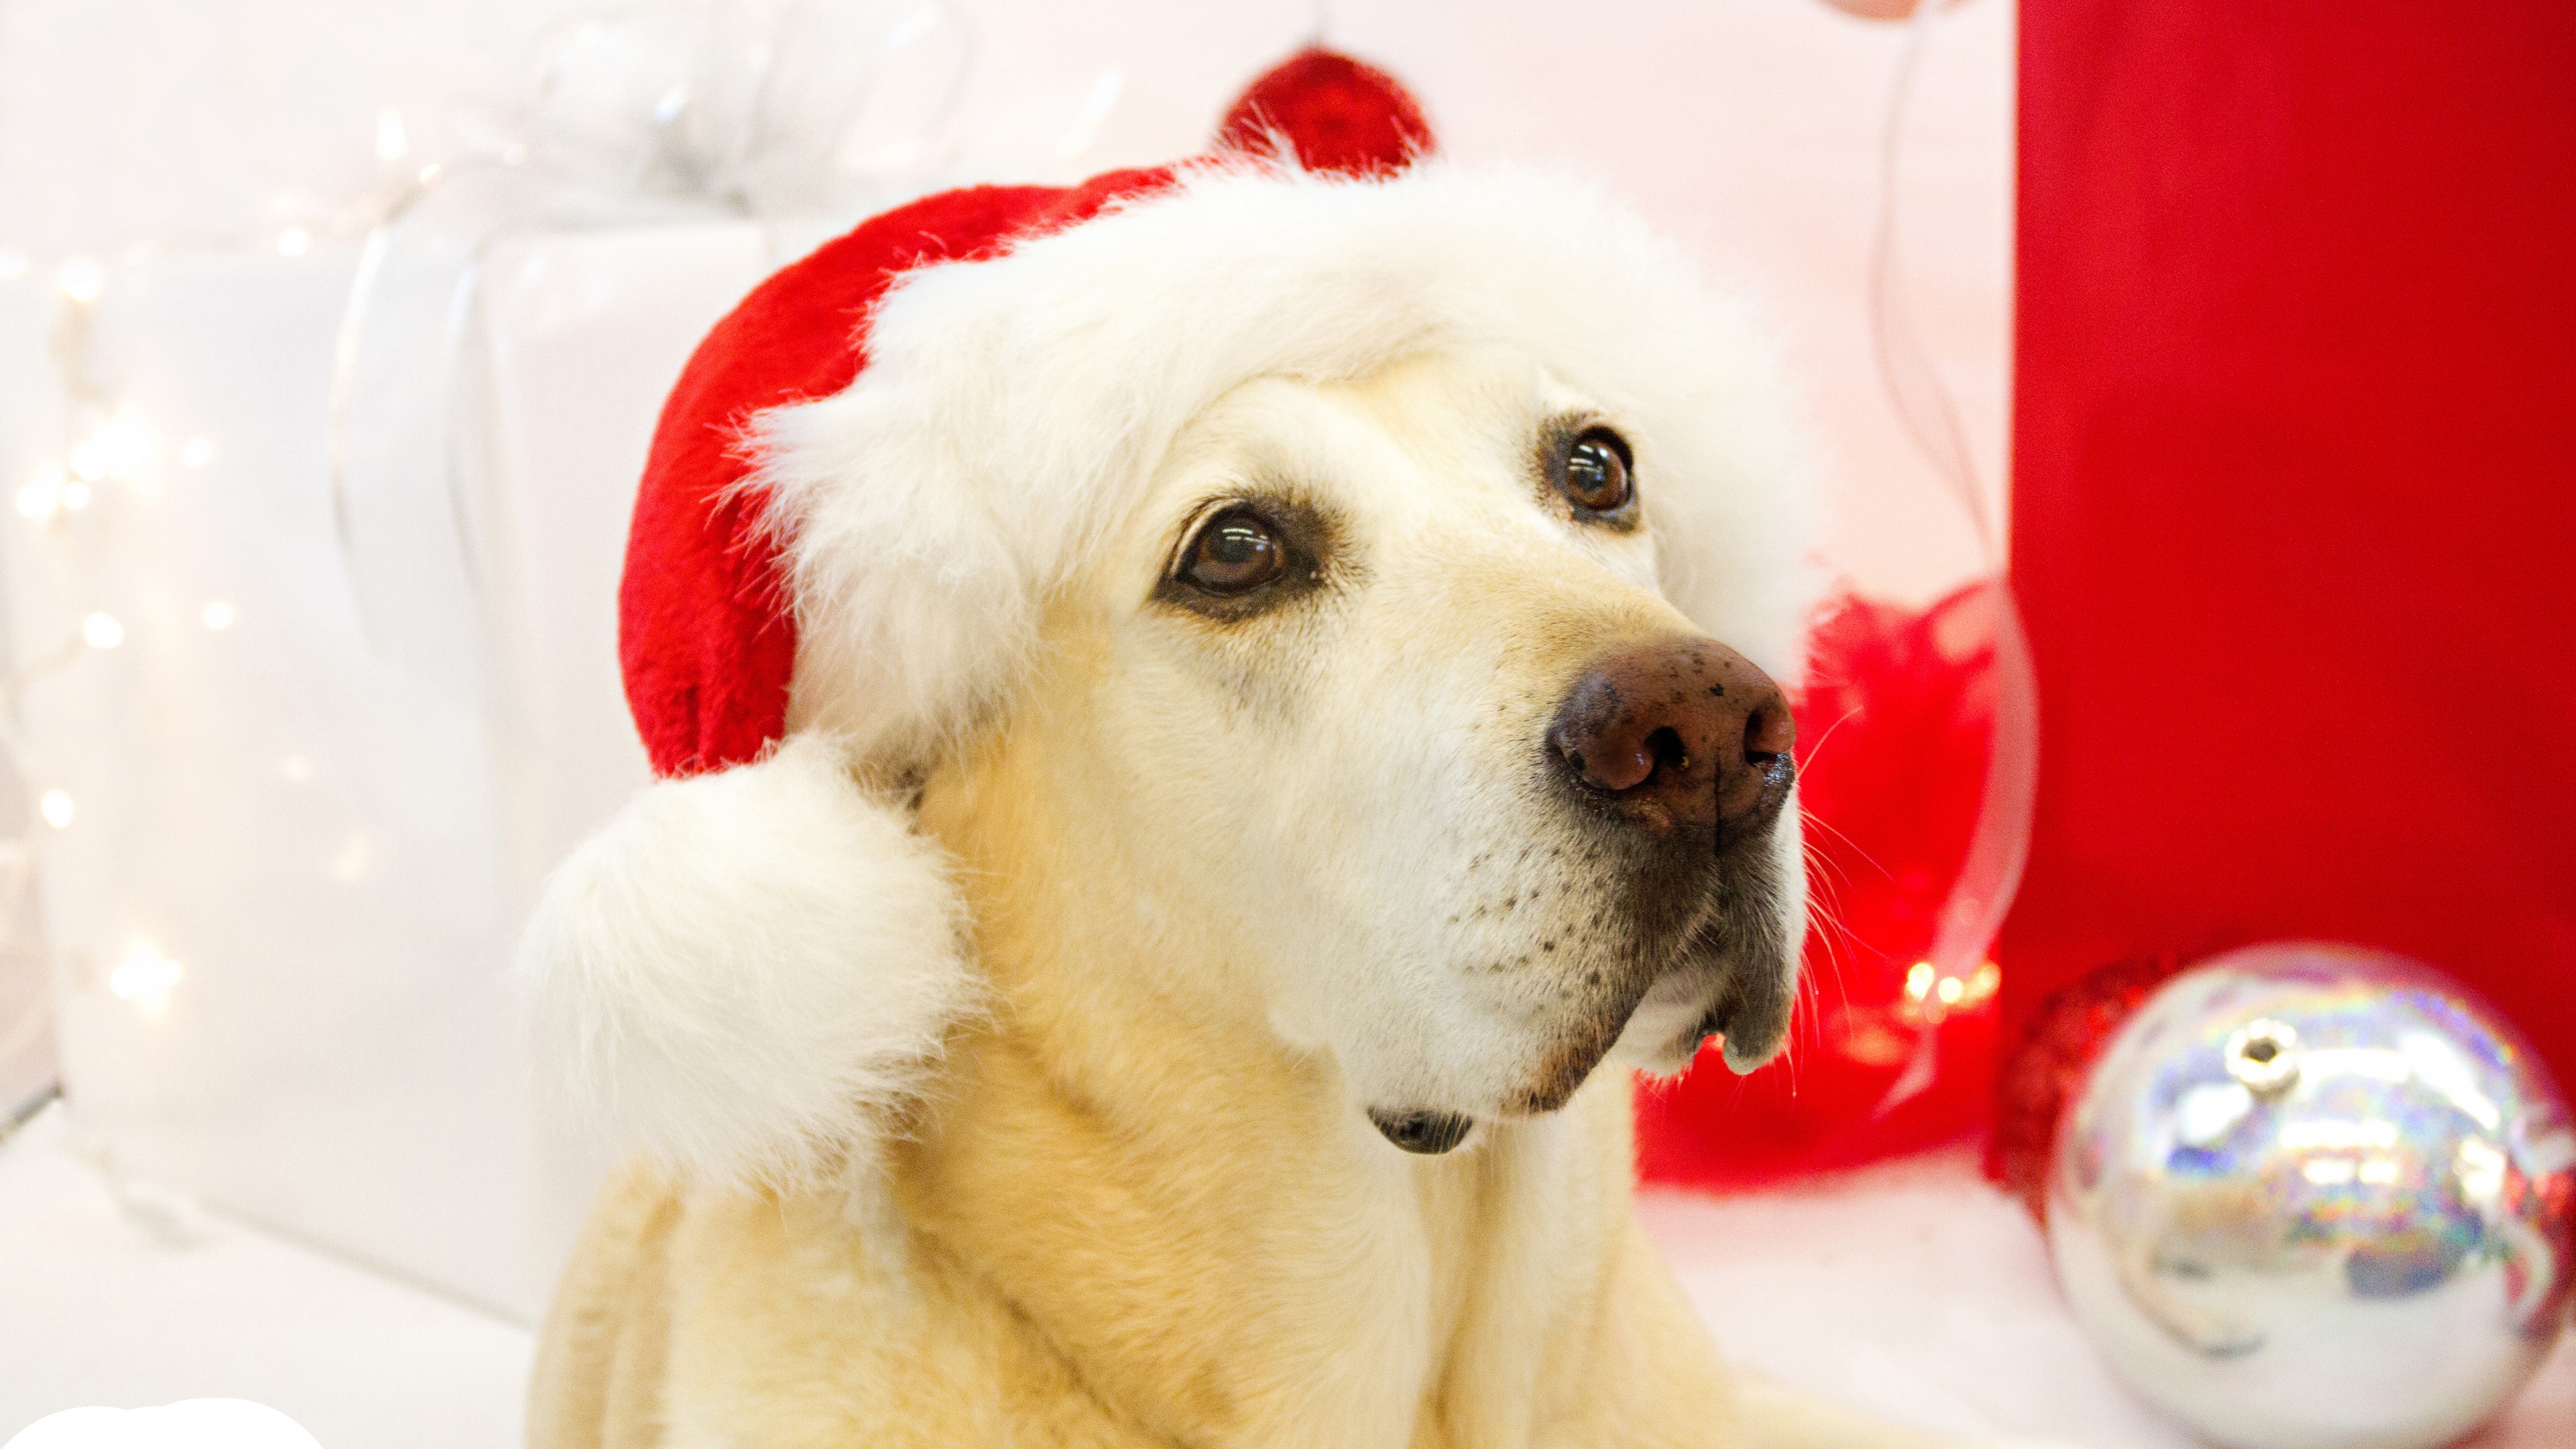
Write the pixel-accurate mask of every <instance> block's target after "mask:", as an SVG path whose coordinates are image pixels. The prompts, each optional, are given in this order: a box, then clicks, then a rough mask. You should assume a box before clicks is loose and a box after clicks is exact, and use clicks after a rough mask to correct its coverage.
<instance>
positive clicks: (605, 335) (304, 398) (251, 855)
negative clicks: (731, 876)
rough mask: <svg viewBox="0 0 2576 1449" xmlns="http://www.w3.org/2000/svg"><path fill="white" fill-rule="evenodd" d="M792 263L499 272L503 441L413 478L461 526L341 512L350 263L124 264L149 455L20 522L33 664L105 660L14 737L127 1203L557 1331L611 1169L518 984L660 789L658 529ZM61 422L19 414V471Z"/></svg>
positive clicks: (381, 506) (713, 234)
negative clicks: (608, 844) (621, 613)
mask: <svg viewBox="0 0 2576 1449" xmlns="http://www.w3.org/2000/svg"><path fill="white" fill-rule="evenodd" d="M779 260H781V258H779V257H777V256H776V255H774V254H773V252H772V250H771V246H770V242H769V234H768V233H767V232H765V231H764V230H763V229H762V228H760V227H757V226H754V225H752V224H749V223H715V222H710V223H704V224H687V225H670V226H659V227H650V228H637V229H632V230H617V231H604V232H590V233H573V234H558V235H548V236H534V237H529V238H525V239H517V240H506V241H503V242H500V243H498V244H496V245H494V246H492V247H490V248H489V249H488V250H487V251H486V253H485V255H484V258H483V262H482V266H481V269H480V281H479V284H478V286H477V287H476V289H475V292H474V294H473V295H474V300H475V307H474V309H473V320H474V322H475V324H476V325H475V326H474V327H473V328H472V329H470V331H469V333H468V334H466V343H465V346H464V348H463V349H462V351H461V352H460V353H459V354H458V356H457V357H456V358H454V359H453V360H452V362H451V360H450V359H447V358H445V357H443V356H442V355H441V349H440V348H438V347H437V346H435V345H431V344H433V343H434V342H435V339H425V340H424V345H423V347H422V348H421V350H420V353H419V356H420V357H421V358H424V359H432V360H433V361H431V362H430V363H428V364H427V365H434V366H439V367H449V366H451V365H452V366H453V369H454V377H453V379H452V380H453V381H454V382H455V383H456V384H457V385H458V386H460V387H462V388H465V389H468V390H470V391H471V392H472V393H473V394H474V395H475V396H474V401H475V404H476V406H475V407H474V408H473V409H472V410H471V411H472V412H473V413H474V414H475V415H477V416H478V417H479V425H478V426H471V427H464V428H460V429H457V430H454V431H452V432H449V433H446V434H444V435H440V434H433V435H430V436H428V437H425V438H409V439H401V440H396V441H398V442H399V443H400V444H402V445H404V446H411V447H419V446H434V447H443V448H446V449H448V450H450V452H451V456H450V457H449V458H447V459H446V460H445V465H444V466H441V467H430V468H425V469H424V468H410V469H407V470H404V471H402V472H400V473H399V474H393V473H388V474H387V475H385V477H389V478H391V479H392V480H393V481H394V483H395V484H397V485H404V484H417V482H418V480H419V479H422V478H430V479H435V480H441V481H442V482H443V485H444V486H443V489H442V492H443V494H444V496H419V494H420V493H421V491H422V490H421V489H420V488H418V487H417V486H414V487H411V488H410V491H409V493H408V494H405V495H402V496H389V495H388V493H387V490H386V488H385V487H384V486H383V485H384V482H385V478H379V477H370V476H362V475H357V474H353V475H352V476H350V477H349V478H346V479H338V480H335V477H334V471H333V448H334V438H333V431H332V398H333V366H334V355H335V339H336V336H337V333H338V331H339V328H340V325H341V321H342V313H343V308H344V306H345V304H346V303H347V301H348V298H349V288H350V282H351V279H352V275H353V271H354V269H355V267H356V263H357V257H356V254H355V253H354V251H348V250H341V251H331V250H328V249H317V250H316V251H315V252H314V253H312V254H310V255H308V256H304V257H300V258H293V259H289V258H285V257H278V256H269V255H257V254H243V255H224V256H209V257H173V258H169V259H164V260H156V261H147V262H142V263H136V264H131V265H127V266H124V267H119V268H115V269H112V270H111V271H110V273H109V274H108V279H107V284H106V288H105V290H104V292H103V294H102V295H101V296H100V297H99V298H98V299H97V301H96V302H95V303H93V304H90V305H89V307H88V308H87V321H86V326H85V327H81V328H79V329H78V334H79V335H78V340H77V341H76V343H75V344H74V349H73V350H74V352H75V353H76V354H77V355H76V356H72V357H71V359H70V364H69V365H75V366H80V367H83V368H84V369H85V370H86V373H87V375H88V376H89V377H90V378H91V379H92V380H93V381H94V382H96V383H97V384H98V385H99V387H100V389H101V390H102V391H103V392H104V393H105V394H107V395H110V396H112V397H113V398H114V400H115V402H114V406H115V411H114V413H113V415H112V417H111V419H110V420H109V425H108V426H109V428H110V429H111V430H112V431H113V434H114V436H113V439H112V441H114V442H115V443H116V444H117V447H118V448H119V449H121V452H120V453H119V455H118V457H117V458H116V459H115V460H113V461H114V470H113V473H112V475H111V476H104V477H101V478H98V479H96V480H95V481H92V482H90V483H89V484H88V485H87V495H86V497H85V498H84V497H82V496H81V495H80V494H79V492H78V491H77V490H75V491H74V492H73V493H72V495H71V498H72V500H73V501H78V502H80V503H81V505H82V506H79V507H77V508H66V507H65V506H64V502H65V499H64V497H63V495H62V494H61V493H59V492H57V493H56V494H54V495H52V496H51V497H44V496H38V497H32V498H30V499H29V500H27V503H28V508H27V509H24V510H22V512H25V511H33V512H35V513H36V514H37V515H38V516H35V517H20V518H17V519H15V520H13V524H14V526H13V527H12V528H11V529H10V542H9V548H8V578H9V582H10V585H11V598H10V606H11V607H10V615H11V623H12V626H13V630H12V632H13V636H14V646H15V648H14V652H15V656H16V657H17V658H18V659H20V660H32V659H39V658H43V657H45V656H47V655H49V654H51V653H52V652H54V651H55V650H57V649H60V648H62V647H64V646H65V644H66V642H67V641H69V640H71V639H73V638H74V637H76V636H77V635H79V634H81V633H82V632H83V630H84V629H89V630H90V631H91V633H92V637H91V640H90V642H89V645H88V646H86V647H81V648H78V649H77V650H75V651H74V652H73V653H72V654H71V655H70V656H69V657H68V658H67V661H66V662H65V664H64V666H63V667H62V668H61V669H60V670H59V671H57V672H55V673H53V674H51V675H49V676H47V677H45V678H42V679H40V680H38V681H36V682H34V683H33V684H32V685H30V687H29V688H28V690H27V691H26V694H25V697H24V701H23V710H22V721H21V726H22V728H21V733H22V736H23V747H24V753H25V756H26V758H25V762H24V763H25V765H26V767H27V770H28V772H29V774H30V775H31V777H33V782H34V785H35V788H37V789H40V790H50V791H57V792H59V794H60V797H61V798H63V799H66V800H68V801H69V802H70V809H71V814H70V818H69V820H68V822H67V823H66V825H65V826H64V828H62V829H60V830H58V831H51V832H49V833H48V835H47V838H46V839H45V840H44V841H43V844H42V855H41V861H40V870H39V880H40V890H41V897H42V912H43V918H44V921H45V925H46V931H47V936H48V938H49V943H50V946H51V948H52V952H53V957H54V959H55V960H56V961H57V962H58V963H59V968H60V969H59V970H58V973H57V983H56V984H57V990H58V993H59V1002H58V1005H59V1028H60V1041H59V1044H60V1054H61V1071H62V1075H63V1080H64V1085H65V1089H66V1093H67V1095H68V1097H69V1098H70V1100H71V1102H72V1104H73V1109H74V1113H75V1119H76V1121H77V1123H78V1124H79V1126H80V1129H81V1130H82V1131H83V1133H84V1134H86V1136H87V1137H88V1138H89V1140H90V1141H91V1142H92V1143H93V1144H94V1145H95V1147H96V1148H97V1149H98V1150H99V1151H100V1152H101V1153H102V1155H103V1157H104V1160H105V1161H106V1162H107V1163H108V1164H109V1165H110V1166H111V1167H112V1168H113V1169H114V1170H115V1171H116V1172H117V1173H119V1174H120V1175H121V1176H122V1177H124V1178H126V1179H129V1180H132V1181H136V1182H142V1183H149V1184H152V1185H154V1186H155V1187H156V1188H166V1189H175V1190H177V1191H180V1192H184V1193H186V1194H189V1195H191V1196H193V1197H195V1198H197V1199H199V1200H200V1201H202V1202H203V1203H205V1204H206V1205H207V1206H209V1207H212V1208H215V1209H217V1210H221V1211H225V1212H229V1213H232V1214H234V1215H237V1216H240V1217H242V1218H245V1219H249V1220H251V1221H254V1222H257V1223H259V1224H261V1225H263V1226H266V1227H268V1228H270V1229H273V1230H275V1231H278V1232H281V1233H284V1234H287V1235H289V1236H292V1237H296V1238H300V1239H303V1240H306V1241H308V1242H311V1243H315V1244H317V1245H321V1246H324V1247H327V1248H329V1249H331V1250H334V1251H336V1252H339V1253H341V1254H343V1255H346V1256H348V1257H351V1258H354V1259H358V1260H361V1261H365V1262H368V1263H372V1264H375V1265H378V1266H380V1267H382V1268H384V1269H387V1270H390V1271H392V1272H394V1273H396V1274H398V1275H401V1276H403V1277H407V1278H410V1279H413V1280H416V1281H418V1282H421V1283H423V1284H426V1285H429V1286H433V1287H435V1288H438V1289H440V1290H443V1291H445V1292H447V1293H450V1294H453V1295H455V1296H458V1297H462V1298H465V1299H469V1300H472V1301H474V1302H478V1303H481V1304H484V1305H486V1306H489V1307H493V1308H497V1309H500V1310H502V1311H504V1312H507V1313H510V1314H512V1315H514V1316H523V1317H524V1316H529V1315H532V1314H533V1313H534V1312H535V1311H536V1310H537V1308H538V1307H539V1306H540V1305H541V1304H542V1302H543V1301H544V1294H545V1289H546V1287H547V1285H548V1284H549V1283H550V1281H551V1278H552V1276H553V1271H554V1267H555V1265H556V1264H557V1263H558V1262H559V1261H560V1257H561V1254H562V1252H563V1251H564V1249H565V1247H566V1246H567V1245H568V1243H569V1240H570V1236H571V1233H572V1231H573V1229H574V1227H575V1225H576V1224H577V1221H578V1216H579V1214H580V1212H581V1210H582V1209H583V1207H584V1206H585V1205H586V1200H587V1197H588V1195H589V1190H590V1185H591V1180H592V1177H593V1173H594V1168H595V1165H594V1164H589V1163H586V1162H584V1161H582V1160H581V1158H580V1156H579V1155H578V1153H576V1152H573V1151H570V1150H567V1149H566V1148H564V1147H563V1146H562V1145H561V1144H553V1143H545V1142H541V1129H540V1127H539V1125H538V1123H537V1120H536V1117H535V1115H534V1110H533V1107H532V1104H531V1101H530V1098H529V1093H528V1086H527V1084H528V1081H529V1072H528V1068H527V1064H526V1062H525V1061H524V1060H523V1057H522V1054H521V1049H520V1046H519V1042H518V1036H517V1033H516V1028H515V1012H514V1009H513V1002H512V999H511V995H510V991H509V988H508V983H507V980H506V965H507V962H508V960H509V955H510V948H511V943H512V941H513V939H514V938H515V936H516V933H517V927H518V924H519V921H520V919H521V917H522V916H523V914H524V912H525V910H526V908H527V906H528V904H529V903H530V902H531V901H532V899H533V897H534V893H535V891H536V889H537V886H538V884H539V883H540V881H541V880H542V878H543V875H544V873H545V871H546V870H547V869H548V868H549V867H550V866H551V865H552V863H553V862H554V861H555V860H556V859H558V858H560V856H561V855H562V854H563V852H564V851H565V850H567V849H568V848H569V847H570V846H571V845H572V844H573V843H574V842H575V841H577V840H578V839H579V838H580V837H581V836H582V835H583V834H585V833H586V832H587V831H589V830H590V829H591V828H593V827H595V826H596V825H597V824H598V823H599V822H600V821H601V820H602V819H603V818H605V817H606V815H607V814H609V813H610V812H612V811H613V810H614V809H615V808H616V807H617V806H618V805H619V804H620V803H622V801H623V800H624V799H625V798H626V796H627V795H628V794H630V793H631V792H632V791H633V790H634V789H635V788H637V787H638V786H640V785H641V784H643V783H644V782H645V781H646V779H647V778H648V773H649V772H648V769H647V767H646V764H645V761H644V756H643V751H642V748H641V746H640V744H639V743H638V742H637V740H636V738H635V736H634V732H633V729H632V727H631V725H629V724H628V722H627V719H626V712H625V705H624V700H623V697H622V694H621V693H620V688H619V683H618V677H617V670H616V614H615V608H616V602H615V601H616V585H617V576H618V571H619V567H620V563H621V560H622V554H623V546H624V532H625V520H626V515H627V512H628V510H629V507H630V502H631V499H632V497H633V492H634V488H635V483H636V479H637V477H638V476H639V475H640V473H641V471H642V468H643V463H644V457H645V452H646V449H647V446H648V444H649V442H650V438H651V430H652V426H653V420H654V418H655V416H656V414H657V413H658V411H659V407H660V403H661V399H662V396H663V394H664V393H665V392H667V391H668V390H669V387H670V385H671V383H672V381H673V379H674V378H676V377H677V375H678V373H679V370H680V368H681V365H682V363H683V362H684V361H685V359H686V358H687V356H688V352H689V349H690V348H691V347H693V346H694V345H695V344H696V342H697V340H698V338H699V337H700V336H702V335H703V334H704V333H705V331H706V329H707V328H708V327H709V326H710V325H711V324H712V323H713V322H714V321H715V319H716V318H717V317H719V316H721V315H722V314H723V312H724V311H725V310H726V309H727V308H729V307H730V306H731V305H732V303H733V302H734V301H735V300H736V299H737V298H738V297H739V296H740V295H741V294H742V293H743V292H744V291H746V290H748V289H749V287H750V286H751V285H752V284H753V283H755V282H756V281H757V280H758V279H759V278H760V277H761V276H763V275H764V274H766V273H767V272H768V271H769V270H770V269H771V268H772V267H773V266H774V265H776V263H777V262H778V261H779ZM14 290H15V292H16V293H17V295H16V296H15V297H13V299H12V300H13V302H17V303H21V304H23V303H25V301H26V299H27V297H28V295H29V294H31V293H40V292H41V290H42V289H41V288H40V287H38V285H37V284H36V283H33V282H25V283H20V284H18V286H17V287H16V288H15V289H14ZM70 305H71V304H69V303H61V302H57V303H55V304H54V308H56V309H58V308H62V307H68V306H70ZM48 310H53V309H49V308H47V307H43V306H27V305H19V306H17V307H16V308H15V311H16V313H17V314H18V315H20V316H21V317H25V316H27V315H28V314H42V313H44V312H46V311H48ZM57 315H58V316H59V315H61V314H60V313H59V311H57ZM385 315H387V316H388V317H399V315H400V314H399V311H398V310H395V309H389V310H388V311H387V312H386V314H385ZM411 381H412V382H413V383H414V384H420V383H423V382H428V381H437V379H412V380H411ZM49 407H51V408H53V410H54V411H55V412H56V414H57V415H58V413H59V408H58V406H55V405H54V404H53V403H52V400H50V399H43V398H37V399H32V400H31V402H30V404H29V405H28V406H25V407H18V408H13V409H12V410H11V411H12V413H13V420H14V421H16V422H17V423H19V424H21V425H20V426H14V427H13V428H12V429H11V433H10V437H11V439H12V441H13V443H14V445H15V446H17V447H18V448H20V449H21V450H22V451H31V450H37V449H41V448H42V446H43V435H44V431H45V429H44V428H43V426H42V425H41V424H40V423H37V422H29V421H28V420H27V417H26V415H27V414H28V413H30V412H38V413H40V414H41V412H42V410H44V409H46V408H49ZM370 441H374V442H379V443H381V442H383V441H384V440H382V439H376V440H370ZM21 461H22V462H23V461H24V460H21ZM92 461H93V462H95V460H92ZM27 466H29V467H35V466H37V465H35V464H28V465H27ZM22 476H25V475H22ZM101 618H103V619H107V620H111V621H113V622H112V624H109V625H105V626H100V625H96V624H95V623H94V621H95V620H97V619H101ZM102 628H104V629H105V630H107V631H108V632H112V633H114V634H115V635H116V636H117V637H116V638H115V640H114V644H113V647H108V648H101V647H95V646H96V643H97V638H98V637H99V636H98V632H97V631H98V630H99V629H102Z"/></svg>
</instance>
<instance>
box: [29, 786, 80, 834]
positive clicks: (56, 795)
mask: <svg viewBox="0 0 2576 1449" xmlns="http://www.w3.org/2000/svg"><path fill="white" fill-rule="evenodd" d="M36 809H37V810H38V811H39V812H41V813H42V814H43V815H44V817H45V823H46V824H47V825H50V826H52V827H54V828H55V829H56V830H68V829H70V828H71V823H72V797H71V795H70V794H69V793H68V792H66V791H62V790H47V791H46V792H45V793H44V796H43V797H42V798H41V799H39V800H37V801H36Z"/></svg>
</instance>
